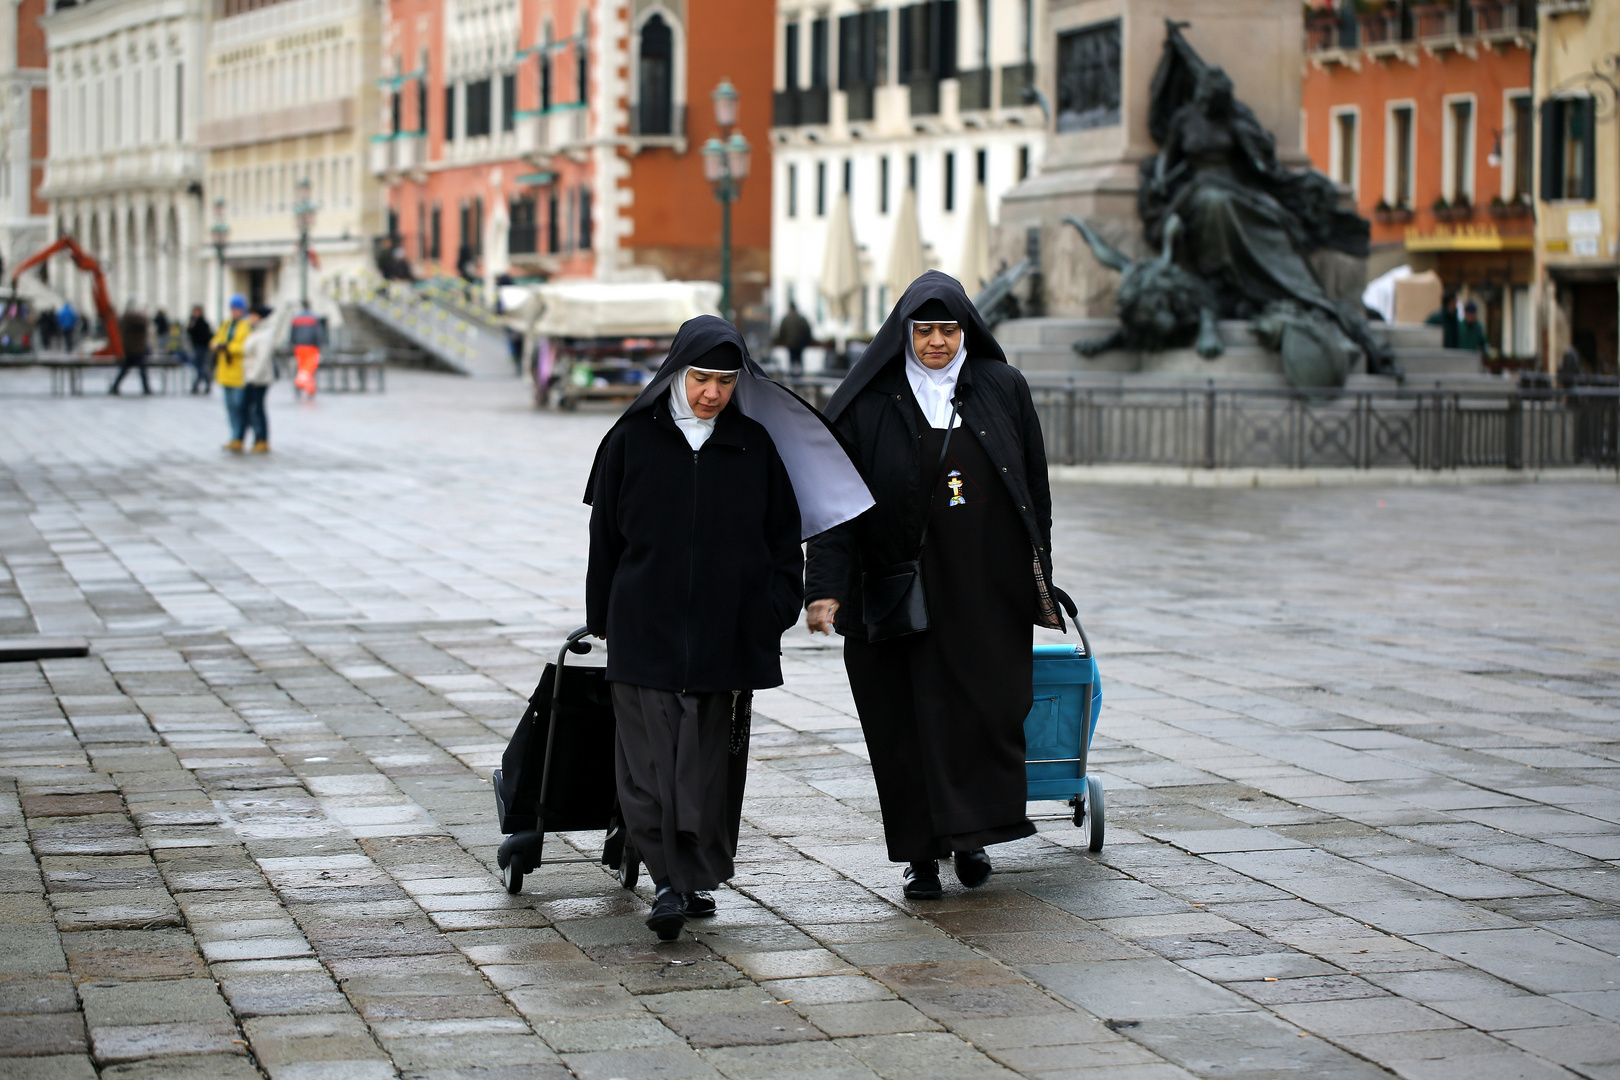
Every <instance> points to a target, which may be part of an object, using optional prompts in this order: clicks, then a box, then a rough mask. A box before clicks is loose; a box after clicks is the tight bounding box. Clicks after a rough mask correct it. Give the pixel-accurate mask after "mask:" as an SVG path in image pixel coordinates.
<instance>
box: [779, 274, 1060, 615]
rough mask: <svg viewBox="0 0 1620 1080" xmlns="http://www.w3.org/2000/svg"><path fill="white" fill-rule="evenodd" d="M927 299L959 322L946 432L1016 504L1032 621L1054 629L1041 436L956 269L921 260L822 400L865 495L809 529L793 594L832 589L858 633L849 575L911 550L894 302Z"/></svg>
mask: <svg viewBox="0 0 1620 1080" xmlns="http://www.w3.org/2000/svg"><path fill="white" fill-rule="evenodd" d="M930 299H938V300H941V301H943V302H944V303H945V305H946V307H947V308H948V309H949V310H950V312H951V314H952V315H954V316H956V318H957V320H958V321H959V322H960V323H961V325H962V329H963V332H964V334H965V335H966V337H967V350H968V357H967V360H966V361H965V362H964V363H963V365H962V371H961V374H960V375H959V376H958V378H957V384H956V387H957V392H956V398H955V400H956V401H958V402H959V409H960V411H961V415H962V426H961V427H959V428H957V429H956V431H955V434H954V435H953V436H952V438H953V440H954V439H961V438H974V439H977V440H979V443H980V445H981V446H983V448H984V451H985V453H986V454H987V455H988V456H989V458H990V460H991V462H992V463H993V464H994V465H995V467H996V469H997V471H998V472H999V474H1000V476H1001V479H1002V481H1003V482H1004V483H1005V484H1006V486H1007V492H1008V494H1009V495H1011V496H1012V501H1013V503H1014V505H1016V506H1017V507H1018V514H1019V518H1020V520H1021V521H1022V522H1023V524H1024V528H1025V531H1026V532H1028V534H1029V540H1030V560H1031V564H1032V565H1033V564H1034V563H1035V562H1036V561H1037V560H1038V562H1039V567H1040V575H1039V578H1038V580H1037V587H1038V589H1039V590H1040V594H1041V600H1042V603H1041V610H1040V613H1039V617H1038V618H1037V620H1036V622H1037V625H1041V626H1046V627H1050V628H1052V629H1063V628H1064V623H1063V615H1062V612H1061V611H1060V610H1059V604H1061V605H1062V607H1063V608H1064V609H1066V610H1068V611H1069V613H1070V614H1071V615H1072V614H1073V613H1074V606H1073V602H1072V601H1070V600H1069V598H1068V596H1067V595H1065V594H1064V593H1063V592H1062V590H1060V589H1057V588H1056V587H1055V586H1053V585H1052V556H1051V547H1052V491H1051V486H1050V483H1049V482H1048V479H1047V473H1046V445H1045V442H1044V440H1043V438H1042V435H1041V423H1040V417H1039V416H1038V415H1037V414H1036V412H1035V402H1034V400H1033V399H1032V398H1031V396H1030V392H1029V384H1028V383H1026V382H1025V381H1024V375H1023V373H1022V372H1021V371H1019V370H1018V369H1017V368H1014V367H1013V366H1012V365H1010V364H1008V363H1007V362H1006V357H1005V355H1004V354H1003V353H1002V351H1001V346H1000V345H998V344H997V343H996V340H995V338H994V337H992V336H991V334H990V331H989V329H988V328H986V327H985V325H984V321H983V319H981V318H980V316H979V312H978V310H977V309H976V308H974V306H973V303H972V301H970V300H969V299H968V298H967V294H966V293H965V292H963V291H962V286H961V285H960V284H958V283H957V281H956V279H954V278H951V277H949V276H947V275H945V274H942V273H939V272H938V271H929V272H928V273H926V274H924V275H923V276H922V277H920V278H918V279H917V280H916V281H915V282H913V283H912V285H911V287H910V288H908V289H907V290H906V291H905V293H904V294H903V295H902V296H901V297H900V300H899V302H898V303H896V304H895V307H894V312H895V314H893V315H891V316H890V318H889V320H888V321H887V322H886V323H885V324H884V326H883V329H882V330H880V331H879V332H878V333H877V335H876V336H874V337H873V339H872V344H871V345H870V346H868V347H867V349H866V351H865V353H864V354H863V355H862V357H861V360H860V362H859V363H858V364H857V365H856V366H855V369H854V370H852V371H851V372H850V373H849V375H848V376H846V377H845V380H844V384H843V385H842V386H841V387H840V388H839V390H838V392H837V393H836V394H835V395H834V396H833V400H832V401H831V403H829V405H828V407H827V418H828V419H829V420H831V421H832V424H833V427H834V429H836V430H837V432H838V433H839V436H840V437H841V438H842V439H843V440H844V444H845V446H846V447H847V448H848V449H850V451H851V456H852V457H853V458H854V461H855V464H856V466H857V467H858V468H859V469H860V470H861V473H862V475H863V476H864V477H865V478H866V483H867V486H868V487H869V488H870V489H871V491H872V497H873V498H874V499H876V500H877V505H875V506H873V507H872V509H870V510H868V511H867V512H866V513H864V514H862V515H861V516H860V517H859V518H857V519H856V520H854V521H852V522H848V523H846V524H844V525H841V526H839V527H837V528H835V529H830V530H828V531H827V532H825V533H822V534H821V535H820V536H817V537H815V538H813V539H812V540H811V541H810V545H809V559H808V562H807V563H806V566H805V592H804V595H805V599H806V600H807V601H814V600H828V599H830V600H837V601H838V602H839V604H840V610H839V612H838V618H837V629H838V632H839V633H841V634H846V635H852V636H856V637H861V638H864V637H865V629H864V626H863V624H862V622H861V598H860V581H861V574H862V572H863V571H866V570H879V569H882V568H884V567H887V566H892V565H894V564H896V563H901V562H906V561H908V560H910V559H914V558H916V556H917V540H918V537H919V536H920V535H921V532H922V515H923V505H922V504H923V494H922V491H921V490H920V489H919V488H918V484H917V478H918V476H919V474H920V472H921V463H920V462H919V460H918V450H917V443H918V438H919V432H918V429H917V423H918V421H917V417H916V410H915V405H914V404H913V394H912V392H911V385H910V383H909V382H907V380H906V375H905V353H904V349H905V340H904V338H903V337H902V336H901V335H902V334H904V333H906V332H907V327H906V325H905V321H906V320H905V317H904V316H903V315H901V314H900V313H902V312H907V313H909V312H911V311H914V310H916V308H917V307H919V306H920V305H921V304H922V303H923V302H924V301H925V300H930Z"/></svg>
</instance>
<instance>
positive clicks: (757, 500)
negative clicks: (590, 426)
mask: <svg viewBox="0 0 1620 1080" xmlns="http://www.w3.org/2000/svg"><path fill="white" fill-rule="evenodd" d="M671 361H672V362H674V363H676V364H677V365H678V366H684V364H683V363H681V361H680V360H678V359H676V358H675V357H674V356H673V354H672V357H671ZM590 494H591V498H590V499H589V500H588V501H589V502H591V504H592V507H593V509H592V513H591V556H590V569H589V571H588V572H587V576H586V582H585V608H586V624H587V625H588V626H589V627H590V629H591V632H592V633H594V634H597V635H600V636H602V637H605V638H607V641H608V664H607V677H608V679H609V680H610V681H613V682H626V683H634V684H636V685H638V686H647V687H652V688H653V689H657V690H673V691H678V692H683V693H711V692H715V691H725V690H760V689H764V688H766V687H771V686H780V685H781V684H782V662H781V637H782V634H783V632H784V631H786V630H787V629H788V627H790V626H792V625H793V624H794V622H795V621H797V619H798V614H799V608H800V605H801V602H802V600H803V596H804V593H803V584H802V581H803V577H802V575H803V571H804V558H803V554H802V552H801V549H800V547H799V506H798V502H797V501H796V500H795V499H794V496H793V485H792V483H791V481H790V480H789V478H788V473H787V469H786V467H785V466H784V465H783V464H782V458H781V456H780V455H779V454H778V453H777V451H776V445H775V444H774V443H773V442H772V441H771V437H770V433H769V432H767V431H766V430H765V428H764V426H763V425H761V424H759V423H757V422H756V421H754V420H751V419H749V418H748V417H746V416H744V415H743V414H742V413H741V412H740V411H739V410H738V409H737V408H736V406H735V405H731V406H728V407H727V408H726V409H725V410H724V411H723V412H721V413H720V415H719V417H718V418H717V420H716V422H715V427H714V433H713V434H712V435H710V437H709V440H708V441H707V442H705V443H704V444H703V448H702V449H701V450H699V451H696V452H694V451H693V450H692V448H691V446H690V445H689V444H688V443H687V441H686V437H685V436H684V435H683V434H682V433H681V431H680V429H679V428H678V427H676V426H675V421H674V419H673V418H672V417H671V415H670V409H669V403H668V398H667V396H664V397H660V398H658V399H656V400H654V401H652V402H651V403H649V404H648V405H647V406H646V407H644V408H642V409H639V410H637V411H635V412H632V413H629V414H627V415H626V416H625V417H624V419H623V420H621V421H620V422H619V424H618V425H617V426H615V427H614V429H613V430H612V431H611V432H609V433H608V436H607V438H606V439H605V440H604V441H603V444H602V448H601V450H600V452H599V454H598V457H597V463H596V468H595V469H594V470H593V479H592V488H591V493H590Z"/></svg>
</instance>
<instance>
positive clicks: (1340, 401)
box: [1030, 384, 1620, 470]
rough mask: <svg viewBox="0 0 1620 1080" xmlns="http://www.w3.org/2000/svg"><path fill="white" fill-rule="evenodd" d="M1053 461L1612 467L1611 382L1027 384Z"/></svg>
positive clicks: (1615, 408)
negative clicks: (1319, 388) (1303, 388)
mask: <svg viewBox="0 0 1620 1080" xmlns="http://www.w3.org/2000/svg"><path fill="white" fill-rule="evenodd" d="M1030 389H1031V391H1032V392H1033V394H1034V396H1035V404H1036V408H1037V409H1038V410H1039V412H1040V416H1041V428H1042V430H1043V431H1044V432H1045V434H1046V448H1047V457H1048V459H1049V460H1050V461H1051V462H1052V463H1053V464H1062V465H1098V464H1127V463H1128V464H1153V465H1178V466H1184V467H1187V468H1204V469H1218V468H1257V467H1260V468H1264V467H1269V468H1291V469H1304V468H1350V469H1371V468H1409V469H1459V468H1480V467H1485V468H1502V469H1531V470H1536V469H1547V468H1561V467H1570V466H1579V465H1590V466H1597V467H1607V468H1620V390H1616V389H1614V388H1611V387H1602V388H1578V389H1571V390H1567V391H1557V390H1507V391H1504V392H1501V393H1496V394H1490V393H1481V392H1479V391H1472V390H1468V391H1465V390H1445V389H1440V390H1404V389H1391V390H1354V391H1344V392H1340V393H1337V394H1332V395H1306V394H1301V393H1297V392H1293V391H1287V390H1276V391H1268V390H1259V389H1221V388H1219V387H1216V386H1207V387H1204V388H1188V389H1185V390H1136V389H1130V390H1113V389H1096V388H1087V387H1081V386H1075V385H1062V386H1059V385H1052V384H1035V385H1032V386H1031V388H1030Z"/></svg>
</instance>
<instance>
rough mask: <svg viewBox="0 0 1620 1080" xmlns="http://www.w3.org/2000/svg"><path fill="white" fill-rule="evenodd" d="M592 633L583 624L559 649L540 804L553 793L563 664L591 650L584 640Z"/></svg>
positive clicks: (553, 682) (547, 726) (552, 691)
mask: <svg viewBox="0 0 1620 1080" xmlns="http://www.w3.org/2000/svg"><path fill="white" fill-rule="evenodd" d="M589 633H590V627H588V626H582V627H580V628H579V629H578V630H575V631H574V632H573V633H572V634H569V635H568V640H566V641H565V642H563V647H562V648H561V649H558V650H557V668H556V670H555V671H554V672H552V675H551V720H550V722H549V723H547V724H546V758H545V766H544V768H543V771H542V772H541V774H540V805H541V806H542V807H543V806H545V805H546V796H547V795H549V794H550V793H551V747H552V744H553V743H554V742H555V741H556V739H557V708H558V705H559V704H560V703H561V701H562V676H563V665H564V664H566V663H567V662H568V654H569V653H579V654H581V655H584V654H585V653H588V652H590V651H591V643H590V642H588V641H586V640H584V639H585V637H586V635H587V634H589Z"/></svg>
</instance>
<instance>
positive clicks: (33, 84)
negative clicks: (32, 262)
mask: <svg viewBox="0 0 1620 1080" xmlns="http://www.w3.org/2000/svg"><path fill="white" fill-rule="evenodd" d="M44 13H45V0H21V2H18V3H13V4H12V5H11V10H10V11H9V12H7V13H6V17H5V18H4V19H0V260H3V261H4V263H5V265H6V266H7V267H12V266H15V265H16V264H17V263H19V262H21V261H22V260H23V259H26V258H27V257H28V256H29V255H31V254H33V253H34V252H35V251H37V250H39V249H40V248H41V247H43V246H44V245H45V244H46V243H47V242H48V241H49V240H50V217H49V215H48V213H47V211H48V209H49V207H48V206H47V204H46V203H45V200H43V199H41V198H40V196H39V185H40V181H41V180H42V179H43V177H44V173H45V152H46V148H47V146H48V145H49V142H48V136H49V132H50V112H49V100H50V98H49V78H48V69H47V68H46V64H45V32H44V30H42V29H41V28H40V25H39V18H40V16H41V15H43V14H44Z"/></svg>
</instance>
